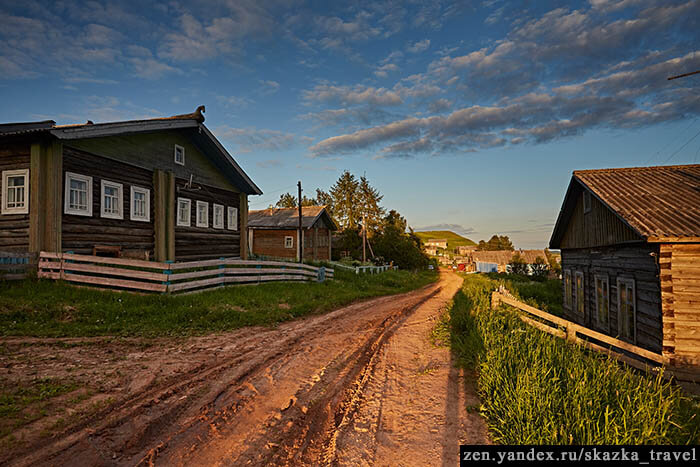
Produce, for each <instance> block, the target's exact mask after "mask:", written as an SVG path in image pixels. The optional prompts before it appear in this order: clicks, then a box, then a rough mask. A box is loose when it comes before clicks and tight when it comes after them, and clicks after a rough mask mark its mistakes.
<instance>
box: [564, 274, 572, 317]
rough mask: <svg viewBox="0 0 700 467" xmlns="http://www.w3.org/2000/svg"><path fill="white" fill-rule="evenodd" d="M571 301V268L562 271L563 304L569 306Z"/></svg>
mask: <svg viewBox="0 0 700 467" xmlns="http://www.w3.org/2000/svg"><path fill="white" fill-rule="evenodd" d="M571 302H572V287H571V270H570V269H566V270H565V271H564V306H566V307H567V308H571Z"/></svg>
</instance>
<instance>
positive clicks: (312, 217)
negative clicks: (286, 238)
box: [248, 206, 338, 230]
mask: <svg viewBox="0 0 700 467" xmlns="http://www.w3.org/2000/svg"><path fill="white" fill-rule="evenodd" d="M321 216H324V217H326V218H327V219H326V221H327V223H328V225H329V226H332V227H331V230H337V228H338V227H337V226H336V225H335V222H333V219H331V217H330V215H329V214H328V211H326V207H325V206H304V207H302V208H301V225H302V227H303V228H305V229H308V228H311V227H312V226H313V225H314V224H315V223H316V221H317V220H318V218H319V217H321ZM248 227H251V228H253V229H255V228H258V229H298V228H299V208H280V209H277V208H271V209H263V210H261V211H250V212H249V213H248Z"/></svg>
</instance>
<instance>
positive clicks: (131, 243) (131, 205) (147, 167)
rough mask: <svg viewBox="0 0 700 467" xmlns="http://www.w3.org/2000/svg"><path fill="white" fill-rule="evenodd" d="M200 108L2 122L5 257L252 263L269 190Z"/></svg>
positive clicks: (1, 241)
mask: <svg viewBox="0 0 700 467" xmlns="http://www.w3.org/2000/svg"><path fill="white" fill-rule="evenodd" d="M203 110H204V107H203V106H202V107H200V108H198V109H197V111H196V112H194V113H191V114H186V115H178V116H174V117H166V118H154V119H150V120H135V121H123V122H110V123H100V124H93V123H92V122H87V123H85V124H80V125H56V123H55V122H54V121H52V120H49V121H43V122H31V123H10V124H2V125H0V172H1V176H2V180H1V183H2V185H0V205H1V208H2V210H1V211H0V251H10V252H32V253H37V252H39V251H49V252H66V251H72V252H74V253H78V254H111V255H117V256H124V257H132V258H140V259H155V260H158V261H166V260H172V261H176V260H195V259H209V258H219V257H245V255H246V251H247V248H246V245H245V242H246V236H245V235H241V233H242V232H243V233H245V231H246V226H247V213H248V195H259V194H261V193H262V192H261V191H260V189H259V188H258V187H257V186H256V185H255V184H254V183H253V182H252V180H251V179H250V178H249V177H248V175H246V173H245V172H244V171H243V170H242V169H241V167H240V166H239V165H238V164H237V163H236V161H235V160H234V159H233V158H232V157H231V155H230V154H229V153H228V152H227V151H226V149H225V148H224V147H223V146H222V144H221V143H220V142H219V141H218V140H217V139H216V137H214V135H213V134H212V133H211V132H210V131H209V129H208V128H207V127H206V126H205V125H204V116H203V115H202V111H203Z"/></svg>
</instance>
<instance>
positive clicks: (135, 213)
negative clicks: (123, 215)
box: [130, 186, 151, 222]
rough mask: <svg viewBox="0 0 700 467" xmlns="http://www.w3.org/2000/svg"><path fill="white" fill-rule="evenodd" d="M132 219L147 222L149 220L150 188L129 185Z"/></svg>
mask: <svg viewBox="0 0 700 467" xmlns="http://www.w3.org/2000/svg"><path fill="white" fill-rule="evenodd" d="M130 218H131V220H132V221H142V222H148V221H150V220H151V190H149V189H148V188H141V187H138V186H132V187H131V215H130Z"/></svg>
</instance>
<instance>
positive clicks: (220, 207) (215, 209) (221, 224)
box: [211, 203, 224, 229]
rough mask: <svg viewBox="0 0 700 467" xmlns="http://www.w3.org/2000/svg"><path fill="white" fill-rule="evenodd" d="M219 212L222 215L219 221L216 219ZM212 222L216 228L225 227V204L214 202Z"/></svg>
mask: <svg viewBox="0 0 700 467" xmlns="http://www.w3.org/2000/svg"><path fill="white" fill-rule="evenodd" d="M217 212H220V213H221V217H220V218H219V222H217V221H216V220H217V219H216V213H217ZM211 224H212V227H214V228H215V229H223V228H224V206H223V205H221V204H216V203H213V204H212V219H211Z"/></svg>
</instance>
